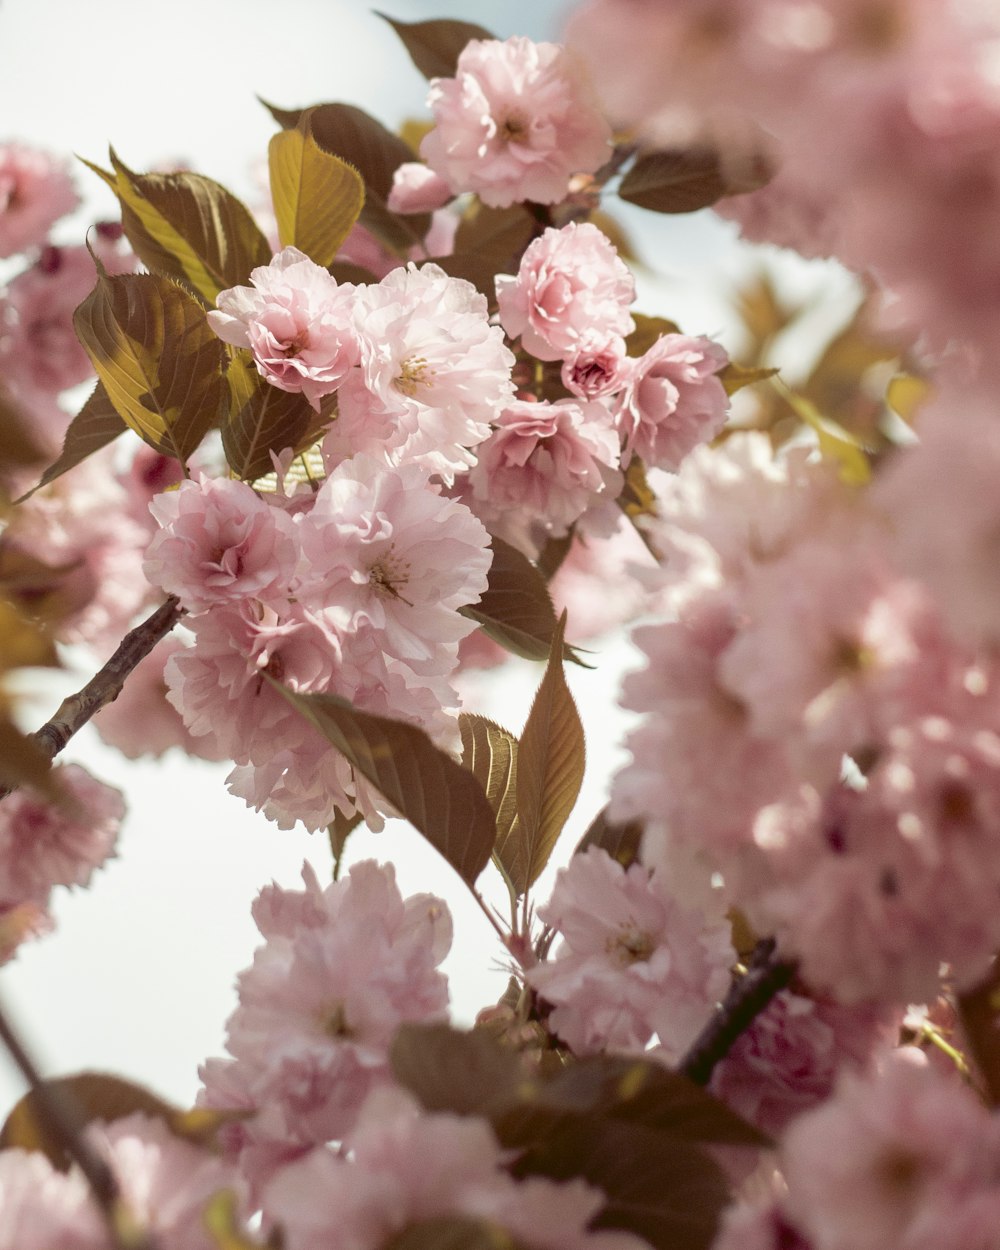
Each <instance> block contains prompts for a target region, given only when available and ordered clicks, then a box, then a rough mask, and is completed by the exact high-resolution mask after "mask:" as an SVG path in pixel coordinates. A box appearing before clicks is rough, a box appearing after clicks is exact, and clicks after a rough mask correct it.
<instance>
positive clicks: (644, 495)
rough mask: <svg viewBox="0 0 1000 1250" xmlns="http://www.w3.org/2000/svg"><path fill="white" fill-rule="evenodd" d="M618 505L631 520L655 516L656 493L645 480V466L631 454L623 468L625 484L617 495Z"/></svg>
mask: <svg viewBox="0 0 1000 1250" xmlns="http://www.w3.org/2000/svg"><path fill="white" fill-rule="evenodd" d="M618 506H619V507H620V508H621V510H622V512H624V513H625V515H626V516H627V517H629V518H631V519H632V520H633V521H634V520H636V519H637V518H638V517H644V516H650V517H652V516H656V515H657V507H656V495H655V494H654V493H653V491H652V489H651V488H650V485H649V483H648V482H647V481H646V466H645V465H644V464H643V463H642V461H641V460H640V459H639V458H638V456H633V457H632V459H631V460H630V461H629V466H628V468H627V469H626V470H625V485H624V486H623V488H622V493H621V494H620V495H619V496H618Z"/></svg>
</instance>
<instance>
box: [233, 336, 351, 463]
mask: <svg viewBox="0 0 1000 1250" xmlns="http://www.w3.org/2000/svg"><path fill="white" fill-rule="evenodd" d="M226 385H227V388H228V393H229V414H228V416H227V417H226V419H225V421H224V422H223V426H222V449H223V451H224V452H225V453H226V460H227V462H228V464H229V466H230V468H231V469H232V470H233V472H234V473H235V474H236V476H237V477H240V478H242V479H243V480H244V481H247V482H253V481H256V479H257V478H259V477H263V476H264V475H265V474H267V473H271V472H273V471H274V464H273V462H272V460H271V452H272V451H273V452H280V451H284V450H285V448H286V447H291V448H292V449H293V450H297V449H298V448H300V447H301V446H302V445H303V443H305V442H306V441H311V440H310V436H314V437H315V436H317V435H318V434H319V432H320V430H322V428H323V426H324V425H326V424H327V420H326V419H325V418H324V417H323V416H322V415H321V414H320V413H317V412H316V411H315V409H314V408H313V407H312V405H311V404H310V403H309V401H308V400H307V399H306V397H305V396H304V395H302V394H301V393H298V392H292V391H283V390H281V389H280V387H277V386H272V385H271V383H270V382H267V381H266V380H265V379H264V378H262V377H261V376H260V374H259V373H258V372H257V369H256V367H255V366H254V363H253V361H252V360H251V358H250V356H249V355H248V354H247V353H243V352H240V353H238V354H236V355H235V356H234V357H233V358H232V359H231V360H230V362H229V368H228V369H227V371H226Z"/></svg>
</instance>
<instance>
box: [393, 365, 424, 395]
mask: <svg viewBox="0 0 1000 1250" xmlns="http://www.w3.org/2000/svg"><path fill="white" fill-rule="evenodd" d="M433 383H434V370H433V369H430V368H428V365H427V361H426V360H425V359H424V357H423V356H410V357H409V358H408V359H407V360H404V361H403V363H402V364H401V365H400V367H399V374H398V376H397V377H395V378H393V380H392V384H393V386H394V387H395V388H396V390H397V391H401V392H402V393H403V394H404V395H406V396H408V397H409V398H410V399H412V398H413V396H414V395H415V394H416V393H417V387H418V386H432V385H433Z"/></svg>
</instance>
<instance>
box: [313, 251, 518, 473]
mask: <svg viewBox="0 0 1000 1250" xmlns="http://www.w3.org/2000/svg"><path fill="white" fill-rule="evenodd" d="M355 315H356V318H357V325H358V331H359V334H360V336H361V368H360V370H358V371H356V373H355V374H353V375H352V376H351V378H350V379H348V382H347V383H346V384H345V386H343V387H342V388H341V391H340V393H339V395H338V406H339V416H338V418H337V420H336V421H335V422H334V423H333V424H332V425H331V427H330V430H329V432H328V434H327V436H326V439H325V441H324V454H325V455H326V457H327V460H328V463H329V464H330V465H331V467H332V466H334V465H337V464H339V463H340V462H341V461H342V460H345V459H347V458H348V457H350V456H352V455H355V454H356V453H358V452H363V453H365V454H368V455H378V456H381V457H382V458H383V459H384V460H385V461H386V462H388V463H393V464H398V463H400V462H402V461H403V460H406V461H413V462H415V463H417V464H423V465H425V466H426V467H427V468H428V469H429V470H430V471H431V472H434V473H438V474H440V475H441V477H442V478H443V479H444V480H445V481H446V482H451V481H453V480H454V475H455V473H456V472H460V471H462V470H463V469H466V468H468V467H469V466H470V465H471V464H473V463H474V460H475V457H474V455H473V454H472V452H471V451H470V450H469V448H472V447H475V446H476V445H477V444H479V443H481V442H482V441H483V440H484V439H485V438H487V437H488V435H489V432H490V423H491V422H492V421H494V420H495V419H496V417H497V415H498V414H499V412H500V411H501V409H502V408H503V406H504V405H505V404H506V403H507V402H509V400H510V399H512V398H513V393H514V387H513V383H512V382H511V380H510V371H511V367H512V366H513V363H514V357H513V354H512V353H511V351H510V350H509V348H507V347H506V346H505V344H504V338H503V332H502V330H501V329H500V327H499V326H492V325H490V323H489V316H488V308H487V304H486V298H485V296H482V295H480V294H479V292H478V291H477V290H476V289H475V287H474V286H473V285H472V283H471V282H465V281H464V280H462V279H459V278H450V277H448V275H447V274H445V273H444V271H443V270H442V269H441V268H440V267H439V266H437V265H424V266H422V267H421V268H420V269H417V268H416V266H415V265H410V266H409V267H408V268H407V269H396V270H394V271H393V272H392V273H390V274H389V275H388V276H387V277H386V278H384V279H383V280H382V281H381V282H380V283H379V284H378V286H369V287H366V288H363V289H362V290H361V291H359V292H358V296H357V300H356V309H355Z"/></svg>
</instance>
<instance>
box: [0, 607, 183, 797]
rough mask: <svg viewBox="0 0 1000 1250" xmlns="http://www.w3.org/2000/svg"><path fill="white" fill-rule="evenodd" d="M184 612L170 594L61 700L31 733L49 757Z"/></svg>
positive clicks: (3, 790) (116, 691)
mask: <svg viewBox="0 0 1000 1250" xmlns="http://www.w3.org/2000/svg"><path fill="white" fill-rule="evenodd" d="M183 614H184V609H183V608H182V607H181V606H180V604H179V602H178V601H177V598H176V596H174V595H171V596H170V598H169V599H167V600H166V601H165V602H163V603H161V604H160V606H159V607H158V608H157V609H156V611H155V612H153V613H151V615H149V616H147V617H146V619H145V620H144V621H143V622H142V623H141V624H139V625H136V627H135V629H132V630H129V632H128V633H127V634H126V635H125V637H124V638H123V639H122V641H121V643H120V645H119V646H118V649H117V650H116V651H115V653H114V655H112V657H111V659H110V660H108V662H107V663H106V664H105V665H104V667H103V668H102V669H101V670H100V671H99V672H98V673H97V674H96V675H95V676H94V677H92V678H91V679H90V681H88V682H87V684H86V685H85V686H84V687H83V689H82V690H80V691H79V692H78V693H77V694H71V695H70V696H69V697H68V698H66V699H63V701H62V703H61V704H60V706H59V710H58V711H57V712H56V714H55V716H53V717H52V719H51V720H49V721H47V722H46V723H45V724H44V725H43V726H42V727H41V729H39V730H37V731H36V732H35V733H33V734H32V735H31V736H32V738H33V739H34V740H35V741H36V742H37V743H38V745H39V746H40V747H41V748H42V750H43V751H45V753H46V754H47V755H48V757H49V758H50V759H55V757H56V756H57V755H58V754H59V752H60V751H61V750H62V749H63V747H64V746H65V745H66V743H67V742H69V740H70V738H72V737H73V735H74V734H75V733H76V732H77V730H79V729H82V728H83V726H84V725H86V723H87V721H89V720H90V718H91V717H92V716H94V715H95V714H96V713H97V712H99V711H100V710H101V708H102V707H104V706H105V705H106V704H108V703H111V702H112V701H113V700H115V699H117V698H118V696H119V695H120V694H121V692H122V687H123V686H124V685H125V679H126V678H127V677H128V675H129V673H131V671H132V670H133V669H134V668H135V666H136V665H137V664H138V663H139V661H140V660H144V659H145V658H146V656H147V655H149V653H150V651H152V649H153V648H154V647H155V646H156V644H157V643H158V642H159V641H160V639H161V638H163V637H164V636H165V635H166V634H168V633H169V632H170V631H171V630H172V629H173V627H174V626H175V625H176V624H177V622H178V621H179V620H180V618H181V617H182V616H183ZM16 789H17V787H16V786H0V799H5V798H6V797H7V795H8V794H11V793H12V792H13V791H14V790H16Z"/></svg>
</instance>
